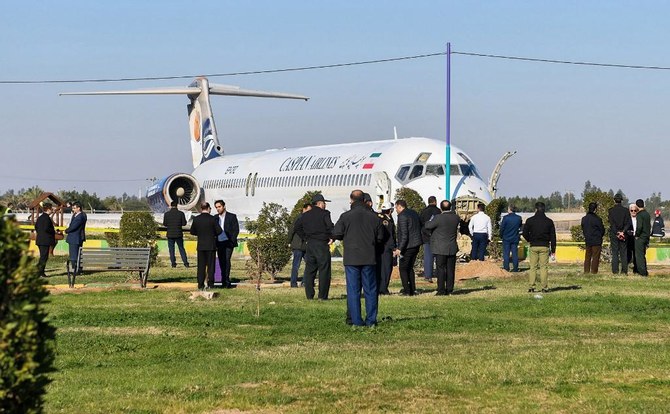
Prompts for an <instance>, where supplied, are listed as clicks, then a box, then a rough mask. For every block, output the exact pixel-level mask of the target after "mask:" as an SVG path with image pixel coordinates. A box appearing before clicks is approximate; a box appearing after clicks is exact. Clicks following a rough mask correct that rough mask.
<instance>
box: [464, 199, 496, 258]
mask: <svg viewBox="0 0 670 414" xmlns="http://www.w3.org/2000/svg"><path fill="white" fill-rule="evenodd" d="M477 210H479V211H478V212H477V214H475V215H474V216H472V218H471V219H470V224H469V225H468V230H470V236H471V237H472V251H471V252H470V257H471V258H472V260H481V261H483V260H484V256H485V255H486V246H488V244H489V242H490V241H491V240H492V239H493V226H492V225H491V217H489V216H487V215H486V213H484V210H486V206H485V205H484V203H479V204H477Z"/></svg>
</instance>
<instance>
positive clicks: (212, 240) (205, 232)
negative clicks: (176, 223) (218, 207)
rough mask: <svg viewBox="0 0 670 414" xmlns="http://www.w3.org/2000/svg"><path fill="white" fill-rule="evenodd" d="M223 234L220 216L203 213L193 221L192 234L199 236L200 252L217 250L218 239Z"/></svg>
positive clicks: (198, 247) (198, 248)
mask: <svg viewBox="0 0 670 414" xmlns="http://www.w3.org/2000/svg"><path fill="white" fill-rule="evenodd" d="M221 233H223V229H222V228H221V226H219V219H218V216H217V217H214V216H211V215H209V214H208V213H201V214H199V215H198V216H197V217H196V218H194V219H193V223H192V224H191V234H193V235H194V236H198V246H197V250H198V251H207V250H209V251H213V250H216V237H217V236H218V235H219V234H221Z"/></svg>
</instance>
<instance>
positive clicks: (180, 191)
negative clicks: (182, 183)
mask: <svg viewBox="0 0 670 414" xmlns="http://www.w3.org/2000/svg"><path fill="white" fill-rule="evenodd" d="M185 193H186V192H185V191H184V187H179V188H177V191H175V194H177V197H183V196H184V194H185Z"/></svg>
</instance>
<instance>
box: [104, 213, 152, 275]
mask: <svg viewBox="0 0 670 414" xmlns="http://www.w3.org/2000/svg"><path fill="white" fill-rule="evenodd" d="M157 231H158V225H157V224H156V221H155V220H154V217H153V215H151V213H149V212H148V211H129V212H126V213H123V215H122V216H121V222H120V224H119V237H118V247H150V248H151V265H154V264H156V261H157V260H158V246H157V245H156V239H158V233H157ZM113 239H114V238H113V237H109V235H107V240H108V241H111V240H113ZM110 246H111V244H110Z"/></svg>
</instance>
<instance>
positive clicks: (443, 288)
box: [425, 200, 461, 296]
mask: <svg viewBox="0 0 670 414" xmlns="http://www.w3.org/2000/svg"><path fill="white" fill-rule="evenodd" d="M440 209H441V210H442V213H441V214H440V215H439V216H435V217H433V219H432V220H430V221H429V222H427V223H426V226H425V229H426V230H428V231H429V232H430V244H431V247H432V249H433V253H434V254H435V258H436V261H437V295H438V296H443V295H451V294H452V293H453V292H454V280H455V278H456V253H458V243H457V242H456V239H457V238H458V227H459V225H460V223H461V219H460V217H458V215H457V214H456V212H454V211H452V210H451V203H450V202H449V201H447V200H442V202H441V203H440Z"/></svg>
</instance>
